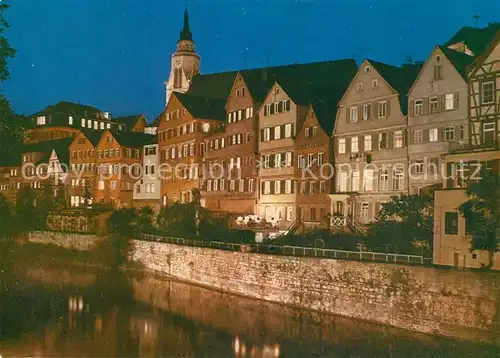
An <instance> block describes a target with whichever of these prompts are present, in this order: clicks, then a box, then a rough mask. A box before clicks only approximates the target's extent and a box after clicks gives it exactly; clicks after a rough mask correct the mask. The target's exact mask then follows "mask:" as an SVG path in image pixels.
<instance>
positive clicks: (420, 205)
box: [366, 195, 434, 252]
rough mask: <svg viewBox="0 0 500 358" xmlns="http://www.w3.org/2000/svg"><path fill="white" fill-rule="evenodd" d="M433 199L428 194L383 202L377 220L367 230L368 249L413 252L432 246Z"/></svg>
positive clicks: (395, 198) (398, 197)
mask: <svg viewBox="0 0 500 358" xmlns="http://www.w3.org/2000/svg"><path fill="white" fill-rule="evenodd" d="M432 204H433V198H432V196H428V195H401V196H393V197H391V201H390V202H387V203H384V204H383V205H382V209H381V211H380V214H379V216H378V217H377V219H376V221H375V222H374V223H372V224H371V225H370V226H369V228H368V240H366V246H367V247H368V248H370V249H373V250H382V249H385V248H386V247H388V246H389V245H390V246H393V247H394V249H395V250H397V251H399V252H402V251H410V252H411V251H414V248H415V247H416V246H423V247H427V248H431V247H432V240H433V223H434V218H433V216H432V215H431V213H432Z"/></svg>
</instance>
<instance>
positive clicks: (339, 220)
mask: <svg viewBox="0 0 500 358" xmlns="http://www.w3.org/2000/svg"><path fill="white" fill-rule="evenodd" d="M330 224H331V226H334V227H344V226H346V224H347V221H346V218H345V217H343V216H332V217H331V218H330Z"/></svg>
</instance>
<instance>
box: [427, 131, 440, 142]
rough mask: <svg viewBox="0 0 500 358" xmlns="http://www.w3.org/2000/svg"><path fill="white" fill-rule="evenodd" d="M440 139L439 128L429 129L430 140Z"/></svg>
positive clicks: (436, 140)
mask: <svg viewBox="0 0 500 358" xmlns="http://www.w3.org/2000/svg"><path fill="white" fill-rule="evenodd" d="M438 141H439V129H438V128H431V129H429V142H438Z"/></svg>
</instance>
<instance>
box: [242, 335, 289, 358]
mask: <svg viewBox="0 0 500 358" xmlns="http://www.w3.org/2000/svg"><path fill="white" fill-rule="evenodd" d="M233 348H234V354H235V356H236V357H247V349H248V351H249V352H250V357H265V358H267V357H269V358H271V357H272V358H278V357H279V356H280V345H279V344H274V345H272V346H271V345H267V344H264V345H262V346H250V347H248V348H247V345H246V344H245V343H243V342H242V341H240V338H239V337H235V338H234V342H233Z"/></svg>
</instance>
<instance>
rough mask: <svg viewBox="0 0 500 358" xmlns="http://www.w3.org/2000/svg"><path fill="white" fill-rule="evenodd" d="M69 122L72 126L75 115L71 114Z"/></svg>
mask: <svg viewBox="0 0 500 358" xmlns="http://www.w3.org/2000/svg"><path fill="white" fill-rule="evenodd" d="M68 124H69V125H70V126H72V125H73V116H69V117H68Z"/></svg>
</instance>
